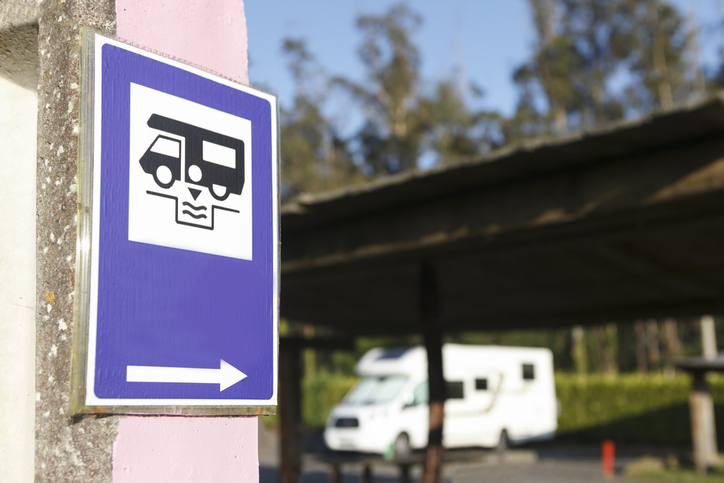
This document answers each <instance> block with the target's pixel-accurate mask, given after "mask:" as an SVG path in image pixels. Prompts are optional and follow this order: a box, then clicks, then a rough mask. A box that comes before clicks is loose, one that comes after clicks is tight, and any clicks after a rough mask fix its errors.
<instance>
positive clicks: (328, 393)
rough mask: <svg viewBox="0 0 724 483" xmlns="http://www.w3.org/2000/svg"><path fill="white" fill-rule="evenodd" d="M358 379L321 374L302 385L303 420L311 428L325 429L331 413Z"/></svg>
mask: <svg viewBox="0 0 724 483" xmlns="http://www.w3.org/2000/svg"><path fill="white" fill-rule="evenodd" d="M356 382H357V377H353V376H342V375H338V374H329V373H324V372H320V373H317V375H316V376H314V377H310V378H306V379H305V380H304V382H303V384H302V419H303V420H304V424H305V425H306V426H307V427H309V428H323V427H324V423H325V422H326V420H327V416H328V415H329V412H330V411H331V410H332V408H333V407H334V405H335V404H337V403H339V402H340V401H341V400H342V398H343V397H344V396H345V394H347V392H349V390H350V389H352V386H354V385H355V383H356Z"/></svg>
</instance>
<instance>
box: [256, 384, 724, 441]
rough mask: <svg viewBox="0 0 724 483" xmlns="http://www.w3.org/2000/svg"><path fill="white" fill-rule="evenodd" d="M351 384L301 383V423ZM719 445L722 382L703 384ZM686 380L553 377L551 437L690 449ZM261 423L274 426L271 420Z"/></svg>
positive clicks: (319, 419) (321, 416)
mask: <svg viewBox="0 0 724 483" xmlns="http://www.w3.org/2000/svg"><path fill="white" fill-rule="evenodd" d="M356 382H357V378H356V377H352V376H344V375H339V374H330V373H324V372H320V373H318V374H317V375H316V376H314V377H310V378H307V379H305V381H304V382H303V408H302V413H303V419H304V424H305V425H306V426H307V427H309V428H316V429H321V428H323V427H324V424H325V421H326V418H327V416H328V415H329V411H330V410H331V409H332V407H334V405H336V404H337V403H339V401H341V400H342V398H343V397H344V395H345V394H347V392H348V391H349V390H350V389H351V388H352V386H353V385H354V384H355V383H356ZM709 385H710V390H711V394H712V398H713V399H714V404H715V413H716V420H717V434H718V435H719V444H720V445H721V444H724V378H715V377H714V378H711V379H710V381H709ZM690 388H691V381H690V379H689V377H687V376H678V377H674V378H672V377H665V376H663V375H638V374H628V375H619V376H604V375H588V376H577V375H571V374H560V373H559V374H556V395H557V397H558V400H559V402H560V405H561V415H560V417H559V419H558V432H557V438H558V439H562V440H574V441H580V442H591V443H599V442H600V441H602V440H604V439H613V440H614V441H615V442H617V443H620V444H665V445H690V444H691V435H690V432H691V429H690V425H689V405H688V396H689V391H690ZM264 422H265V423H267V424H270V425H272V424H274V422H275V421H274V420H273V418H265V421H264Z"/></svg>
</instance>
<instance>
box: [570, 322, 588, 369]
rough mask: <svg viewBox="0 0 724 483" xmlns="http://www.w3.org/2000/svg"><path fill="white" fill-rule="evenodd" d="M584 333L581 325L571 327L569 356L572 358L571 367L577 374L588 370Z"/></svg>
mask: <svg viewBox="0 0 724 483" xmlns="http://www.w3.org/2000/svg"><path fill="white" fill-rule="evenodd" d="M585 335H586V333H585V332H584V330H583V327H581V326H580V325H576V326H574V327H573V329H571V339H572V347H571V358H572V359H573V367H575V369H576V373H578V374H586V373H587V372H588V354H587V351H586V337H585Z"/></svg>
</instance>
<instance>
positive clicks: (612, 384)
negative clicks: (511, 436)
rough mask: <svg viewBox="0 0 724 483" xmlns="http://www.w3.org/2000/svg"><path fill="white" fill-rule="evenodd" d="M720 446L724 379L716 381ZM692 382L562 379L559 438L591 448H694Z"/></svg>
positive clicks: (644, 377)
mask: <svg viewBox="0 0 724 483" xmlns="http://www.w3.org/2000/svg"><path fill="white" fill-rule="evenodd" d="M709 386H710V391H711V394H712V398H713V399H714V411H715V419H716V422H717V435H718V438H719V444H720V445H721V444H722V443H724V379H723V378H720V377H711V378H710V380H709ZM690 390H691V380H690V378H689V377H688V376H677V377H674V378H672V377H665V376H663V375H638V374H627V375H619V376H614V377H611V376H603V375H589V376H585V377H581V376H575V375H570V374H556V395H557V397H558V400H559V401H560V404H561V415H560V417H559V419H558V432H557V434H558V438H559V439H573V440H577V441H586V442H600V441H602V440H604V439H612V440H614V441H616V442H617V443H648V444H669V445H690V444H691V426H690V423H689V417H690V416H689V403H688V397H689V391H690Z"/></svg>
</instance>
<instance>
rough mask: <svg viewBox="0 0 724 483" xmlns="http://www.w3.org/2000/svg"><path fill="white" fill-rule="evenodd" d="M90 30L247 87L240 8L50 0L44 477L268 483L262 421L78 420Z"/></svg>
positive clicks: (44, 34)
mask: <svg viewBox="0 0 724 483" xmlns="http://www.w3.org/2000/svg"><path fill="white" fill-rule="evenodd" d="M81 25H84V26H90V27H93V28H95V29H97V30H99V31H101V33H104V34H106V35H111V36H112V35H115V34H116V27H117V32H118V36H119V37H121V38H122V39H125V40H126V41H129V42H130V43H133V44H135V45H138V46H140V47H142V48H146V49H148V50H153V51H155V52H157V53H160V54H162V55H166V56H169V57H173V58H176V59H179V60H181V61H184V62H187V63H191V64H194V65H197V66H199V67H201V68H203V69H206V70H211V71H214V72H216V73H218V74H221V75H224V76H225V77H227V78H232V79H233V80H236V81H238V82H243V83H246V82H247V74H246V72H247V57H246V24H245V18H244V10H243V3H242V2H241V1H233V2H219V1H215V0H178V1H174V2H163V1H161V0H117V1H115V2H114V1H113V0H59V1H55V0H46V1H44V2H42V3H41V4H40V20H39V37H38V38H39V53H40V61H39V65H40V75H39V87H38V98H39V102H38V113H39V114H38V124H37V126H38V154H37V156H38V157H37V214H35V213H34V214H33V215H36V216H37V218H36V220H37V224H36V230H37V235H36V240H37V241H36V257H37V258H36V263H37V275H36V277H37V278H36V284H37V286H36V290H35V293H36V301H35V303H36V306H37V309H36V313H37V316H36V319H35V322H36V325H37V330H36V340H35V342H36V373H35V376H36V377H35V379H36V391H37V393H36V394H35V400H36V411H35V420H36V422H35V430H36V432H35V434H36V441H35V474H36V481H40V482H46V481H47V482H57V481H63V482H89V481H92V482H94V483H103V482H111V481H113V482H116V483H125V482H146V481H153V482H155V483H162V482H172V481H173V482H176V481H182V480H183V481H186V480H188V481H214V482H227V481H234V482H244V483H247V482H257V481H258V480H259V470H258V451H257V418H256V417H247V418H187V417H170V416H167V417H117V416H107V417H104V416H102V415H100V416H78V417H76V418H71V417H69V415H68V405H69V370H70V365H71V364H70V348H71V339H72V331H73V300H74V294H73V289H74V278H75V275H76V274H75V255H76V252H75V250H76V229H77V216H76V206H77V196H76V194H77V178H76V174H77V157H78V133H79V130H80V128H81V126H79V125H78V119H79V118H78V114H79V110H78V106H79V90H78V87H79V84H80V79H79V53H80V51H79V38H78V33H79V26H81ZM31 219H32V218H31ZM0 231H2V230H0ZM2 392H3V391H0V393H2ZM0 480H2V481H6V480H5V479H4V478H0ZM7 481H14V480H7Z"/></svg>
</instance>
